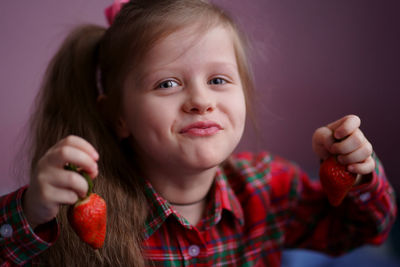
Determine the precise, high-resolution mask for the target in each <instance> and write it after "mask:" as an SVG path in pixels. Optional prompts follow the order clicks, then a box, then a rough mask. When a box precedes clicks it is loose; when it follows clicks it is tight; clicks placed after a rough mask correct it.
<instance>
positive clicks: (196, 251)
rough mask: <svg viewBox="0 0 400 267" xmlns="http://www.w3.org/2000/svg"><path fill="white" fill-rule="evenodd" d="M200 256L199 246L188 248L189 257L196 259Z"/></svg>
mask: <svg viewBox="0 0 400 267" xmlns="http://www.w3.org/2000/svg"><path fill="white" fill-rule="evenodd" d="M199 254H200V248H199V246H197V245H191V246H190V247H189V255H190V256H191V257H196V256H197V255H199Z"/></svg>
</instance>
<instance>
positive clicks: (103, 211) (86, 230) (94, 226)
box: [65, 164, 107, 249]
mask: <svg viewBox="0 0 400 267" xmlns="http://www.w3.org/2000/svg"><path fill="white" fill-rule="evenodd" d="M65 168H66V169H67V170H72V171H76V172H78V173H80V174H81V175H82V176H83V177H84V178H85V179H86V181H87V182H88V184H89V189H88V193H87V195H86V197H84V198H83V199H80V200H78V201H77V202H76V203H75V204H74V205H73V206H71V207H70V208H69V210H68V221H69V223H70V225H71V227H72V229H74V231H75V233H76V234H77V235H78V236H79V238H80V239H81V240H82V241H83V242H85V243H87V244H89V245H90V246H91V247H92V248H93V249H98V248H101V247H102V246H103V243H104V239H105V236H106V222H107V206H106V202H105V201H104V199H103V198H101V197H100V196H99V195H97V194H95V193H92V187H93V183H92V179H90V177H89V175H88V174H87V173H85V172H83V171H79V170H78V168H77V167H76V166H74V165H72V164H68V165H67V166H66V167H65Z"/></svg>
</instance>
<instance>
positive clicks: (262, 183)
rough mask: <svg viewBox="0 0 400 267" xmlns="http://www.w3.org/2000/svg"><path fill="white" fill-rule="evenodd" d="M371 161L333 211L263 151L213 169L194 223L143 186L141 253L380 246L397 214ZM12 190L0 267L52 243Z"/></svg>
mask: <svg viewBox="0 0 400 267" xmlns="http://www.w3.org/2000/svg"><path fill="white" fill-rule="evenodd" d="M376 162H377V167H376V170H375V172H374V173H373V174H372V175H371V181H370V182H369V183H368V184H366V185H362V186H358V187H356V188H353V189H352V190H351V192H349V194H348V196H347V197H346V199H345V201H344V202H343V203H342V205H340V206H339V207H336V208H335V207H332V206H330V205H329V202H328V201H327V199H326V196H325V195H324V193H323V191H322V189H321V185H320V183H319V182H318V181H313V180H311V179H309V177H308V176H307V175H306V174H305V173H304V172H303V171H301V170H300V169H299V168H298V167H297V166H296V165H294V164H293V163H290V162H288V161H285V160H283V159H281V158H278V157H273V156H271V155H270V154H268V153H261V154H258V155H253V154H250V153H244V154H240V155H236V156H233V157H232V158H231V159H230V160H228V161H227V164H224V165H223V166H221V167H220V168H219V169H218V170H217V174H216V178H215V182H214V184H213V187H212V188H211V191H210V194H209V197H208V200H207V201H208V202H207V208H206V211H205V214H204V216H203V219H202V220H201V221H200V222H199V223H198V224H197V225H196V226H193V225H191V224H190V223H189V222H188V221H187V220H186V219H185V218H184V217H182V216H181V215H180V214H179V213H178V212H177V211H176V210H174V208H173V207H172V206H171V205H170V204H169V203H168V201H167V200H165V199H163V198H162V197H161V196H160V195H159V194H157V192H156V191H155V190H154V189H153V187H152V186H151V184H150V183H147V184H146V195H147V198H148V201H149V205H150V214H149V217H148V220H147V223H146V227H145V229H144V237H145V240H144V243H143V252H144V255H145V257H146V258H147V259H148V260H149V264H151V265H152V266H280V263H281V251H282V250H283V249H285V248H307V249H313V250H318V251H321V252H325V253H328V254H330V255H339V254H342V253H345V252H347V251H349V250H351V249H353V248H355V247H357V246H360V245H362V244H381V243H382V242H383V241H384V240H385V239H386V237H387V235H388V233H389V230H390V227H391V225H392V223H393V221H394V218H395V215H396V211H397V210H396V206H395V201H394V199H395V196H394V192H393V189H392V187H391V186H390V185H389V183H388V182H387V180H386V178H385V175H384V172H383V169H382V166H381V165H380V163H379V161H378V160H377V161H376ZM18 192H19V193H18ZM18 192H17V193H14V194H10V195H8V196H6V197H5V198H3V199H1V206H0V209H3V212H2V213H1V217H0V226H1V225H2V224H11V225H12V226H13V228H14V229H15V231H14V232H15V234H14V235H13V236H12V237H11V238H9V239H7V238H6V239H2V240H1V241H0V256H1V260H2V261H3V265H1V264H0V266H1V267H3V266H10V265H11V263H12V262H13V263H22V262H24V261H27V260H28V261H29V259H32V258H34V256H35V255H36V254H37V253H40V251H42V250H44V249H46V248H47V247H48V246H50V245H51V244H52V243H51V242H49V243H47V242H44V241H43V240H42V239H41V238H40V237H38V236H37V234H38V231H36V232H33V231H32V230H31V229H30V228H29V226H27V225H26V220H25V218H24V217H23V214H22V212H21V208H20V205H21V203H20V198H21V194H22V193H20V192H22V191H21V190H20V191H18ZM50 229H52V230H51V231H52V233H53V234H52V235H48V237H47V238H48V239H47V240H54V236H56V235H57V233H58V230H57V226H56V225H53V226H52V227H50ZM35 230H37V229H35ZM39 232H40V231H39ZM42 235H43V234H42Z"/></svg>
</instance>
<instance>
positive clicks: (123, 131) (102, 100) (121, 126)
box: [97, 94, 130, 139]
mask: <svg viewBox="0 0 400 267" xmlns="http://www.w3.org/2000/svg"><path fill="white" fill-rule="evenodd" d="M107 101H108V97H107V96H106V95H104V94H102V95H99V96H98V97H97V105H98V107H99V109H100V112H101V113H102V114H103V116H104V118H107V120H109V121H113V122H112V124H113V128H114V131H115V133H116V134H117V136H118V137H119V138H120V139H125V138H127V137H129V135H130V133H129V129H128V127H127V125H126V122H125V120H124V119H123V118H122V117H118V119H117V121H115V117H114V116H111V115H110V112H109V107H108V105H107V104H108V103H107Z"/></svg>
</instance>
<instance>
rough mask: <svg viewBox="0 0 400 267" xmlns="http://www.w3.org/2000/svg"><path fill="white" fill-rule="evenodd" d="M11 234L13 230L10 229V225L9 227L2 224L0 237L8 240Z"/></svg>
mask: <svg viewBox="0 0 400 267" xmlns="http://www.w3.org/2000/svg"><path fill="white" fill-rule="evenodd" d="M12 234H13V229H12V227H11V225H9V224H3V225H2V226H1V227H0V235H1V236H2V237H4V238H8V237H11V236H12Z"/></svg>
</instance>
